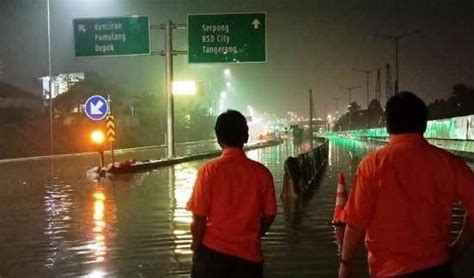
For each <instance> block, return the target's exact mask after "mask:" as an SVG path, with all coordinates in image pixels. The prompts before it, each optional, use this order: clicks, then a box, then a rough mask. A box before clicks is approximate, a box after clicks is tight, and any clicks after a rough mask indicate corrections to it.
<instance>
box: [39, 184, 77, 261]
mask: <svg viewBox="0 0 474 278" xmlns="http://www.w3.org/2000/svg"><path fill="white" fill-rule="evenodd" d="M45 187H46V192H45V195H44V211H45V214H46V227H45V232H44V234H45V235H46V236H48V237H49V250H50V252H49V253H48V256H47V259H46V263H45V264H44V266H45V267H48V268H53V267H54V266H55V265H56V263H57V261H58V260H59V259H60V257H61V256H60V252H61V249H60V247H61V246H62V242H63V240H64V235H65V234H66V233H67V231H68V230H69V229H70V228H71V220H72V218H71V208H72V206H73V204H74V202H73V200H72V197H71V192H72V186H71V185H68V184H63V183H61V182H57V183H53V184H47V185H46V186H45Z"/></svg>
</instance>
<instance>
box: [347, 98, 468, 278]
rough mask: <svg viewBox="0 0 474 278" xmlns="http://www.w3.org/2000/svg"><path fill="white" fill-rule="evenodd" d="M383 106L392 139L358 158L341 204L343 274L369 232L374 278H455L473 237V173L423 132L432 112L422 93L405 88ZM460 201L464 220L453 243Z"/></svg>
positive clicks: (368, 241) (369, 256) (348, 270)
mask: <svg viewBox="0 0 474 278" xmlns="http://www.w3.org/2000/svg"><path fill="white" fill-rule="evenodd" d="M385 110H386V112H385V113H386V116H387V131H388V133H389V134H390V139H389V143H388V145H387V146H385V147H384V148H382V149H380V150H378V151H376V152H374V153H372V154H370V155H369V156H367V157H366V158H365V159H364V160H363V161H362V162H361V163H360V165H359V168H358V169H357V173H356V177H355V179H354V185H353V188H352V191H351V194H350V197H349V201H348V203H347V204H346V207H345V210H344V219H345V222H346V223H347V226H346V231H345V234H344V242H343V249H342V257H341V264H340V268H339V277H340V278H343V277H351V275H352V259H353V256H354V253H355V252H356V249H357V247H358V246H359V245H360V243H361V241H362V240H363V238H364V236H365V242H366V246H367V249H368V251H369V254H368V260H369V270H370V274H371V276H372V277H430V278H432V277H443V278H448V277H453V276H452V275H453V274H452V270H451V260H452V256H453V254H454V253H457V252H456V251H462V250H463V249H465V248H466V247H467V246H468V245H470V244H472V243H473V241H474V240H473V239H474V174H473V173H472V171H471V170H470V169H469V167H468V166H467V165H466V164H465V163H464V162H463V161H462V160H461V159H459V158H457V157H455V156H454V155H452V154H450V153H448V152H446V151H444V150H442V149H439V148H437V147H435V146H433V145H430V144H429V143H428V142H427V141H426V140H425V139H424V138H423V133H424V132H425V130H426V124H427V114H428V113H427V108H426V105H425V104H424V102H423V101H422V100H421V99H420V98H418V97H417V96H415V95H414V94H412V93H409V92H402V93H400V94H398V95H395V96H393V97H392V98H390V100H389V101H388V102H387V105H386V109H385ZM458 201H460V202H461V204H462V205H463V207H464V209H465V211H466V214H465V219H464V225H463V228H462V231H461V233H460V235H459V237H458V238H457V240H456V241H455V242H454V243H453V244H450V243H451V242H450V241H451V239H450V228H451V217H452V208H453V204H454V203H456V202H458Z"/></svg>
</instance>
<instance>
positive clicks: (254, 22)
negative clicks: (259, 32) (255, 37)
mask: <svg viewBox="0 0 474 278" xmlns="http://www.w3.org/2000/svg"><path fill="white" fill-rule="evenodd" d="M260 24H261V23H260V21H259V20H258V19H257V18H256V19H254V20H253V21H252V25H253V29H258V26H259V25H260Z"/></svg>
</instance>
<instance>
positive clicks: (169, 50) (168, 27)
mask: <svg viewBox="0 0 474 278" xmlns="http://www.w3.org/2000/svg"><path fill="white" fill-rule="evenodd" d="M172 27H173V26H172V23H171V20H167V21H166V23H165V57H166V96H167V108H168V109H167V112H166V123H167V126H166V127H167V137H166V138H167V142H166V145H167V147H168V158H169V159H171V158H174V156H175V148H174V99H173V87H172V86H173V40H172Z"/></svg>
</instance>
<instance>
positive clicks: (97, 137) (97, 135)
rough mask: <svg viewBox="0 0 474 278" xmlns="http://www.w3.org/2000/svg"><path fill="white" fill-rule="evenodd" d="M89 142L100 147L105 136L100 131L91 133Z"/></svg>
mask: <svg viewBox="0 0 474 278" xmlns="http://www.w3.org/2000/svg"><path fill="white" fill-rule="evenodd" d="M91 140H92V142H93V143H94V144H97V145H102V144H103V143H104V141H105V135H104V132H102V130H95V131H93V132H92V133H91Z"/></svg>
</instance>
